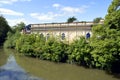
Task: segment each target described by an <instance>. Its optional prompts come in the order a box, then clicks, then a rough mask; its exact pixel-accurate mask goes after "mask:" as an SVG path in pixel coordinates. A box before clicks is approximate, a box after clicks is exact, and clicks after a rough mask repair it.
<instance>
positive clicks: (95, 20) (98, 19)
mask: <svg viewBox="0 0 120 80" xmlns="http://www.w3.org/2000/svg"><path fill="white" fill-rule="evenodd" d="M101 19H102V18H101V17H97V18H95V19H94V20H93V22H94V23H99V22H100V20H101Z"/></svg>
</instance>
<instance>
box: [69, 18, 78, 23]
mask: <svg viewBox="0 0 120 80" xmlns="http://www.w3.org/2000/svg"><path fill="white" fill-rule="evenodd" d="M76 20H77V18H75V17H74V16H73V17H70V18H68V19H67V22H68V23H72V22H74V21H76Z"/></svg>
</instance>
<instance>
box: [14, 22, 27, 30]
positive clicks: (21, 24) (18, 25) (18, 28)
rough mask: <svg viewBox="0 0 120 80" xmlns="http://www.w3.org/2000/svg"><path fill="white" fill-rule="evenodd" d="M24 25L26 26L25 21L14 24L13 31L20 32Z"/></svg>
mask: <svg viewBox="0 0 120 80" xmlns="http://www.w3.org/2000/svg"><path fill="white" fill-rule="evenodd" d="M24 27H25V23H24V22H20V23H18V24H16V25H15V26H13V32H16V31H18V32H20V31H21V30H22V29H23V28H24Z"/></svg>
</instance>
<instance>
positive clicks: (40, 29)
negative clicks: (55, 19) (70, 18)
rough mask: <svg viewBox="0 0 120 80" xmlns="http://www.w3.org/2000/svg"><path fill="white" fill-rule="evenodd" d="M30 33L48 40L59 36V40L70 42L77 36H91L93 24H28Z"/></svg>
mask: <svg viewBox="0 0 120 80" xmlns="http://www.w3.org/2000/svg"><path fill="white" fill-rule="evenodd" d="M30 25H31V33H35V34H37V33H39V34H43V35H44V36H46V38H49V37H50V36H55V37H57V36H59V37H61V40H66V41H72V40H74V39H76V38H78V37H79V36H86V34H88V33H89V34H91V28H92V26H93V22H73V23H45V24H30Z"/></svg>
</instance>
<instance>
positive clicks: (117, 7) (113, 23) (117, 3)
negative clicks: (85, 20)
mask: <svg viewBox="0 0 120 80" xmlns="http://www.w3.org/2000/svg"><path fill="white" fill-rule="evenodd" d="M105 25H108V27H109V28H110V29H118V30H120V0H113V1H112V4H111V5H110V6H109V8H108V14H107V15H106V17H105Z"/></svg>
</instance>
